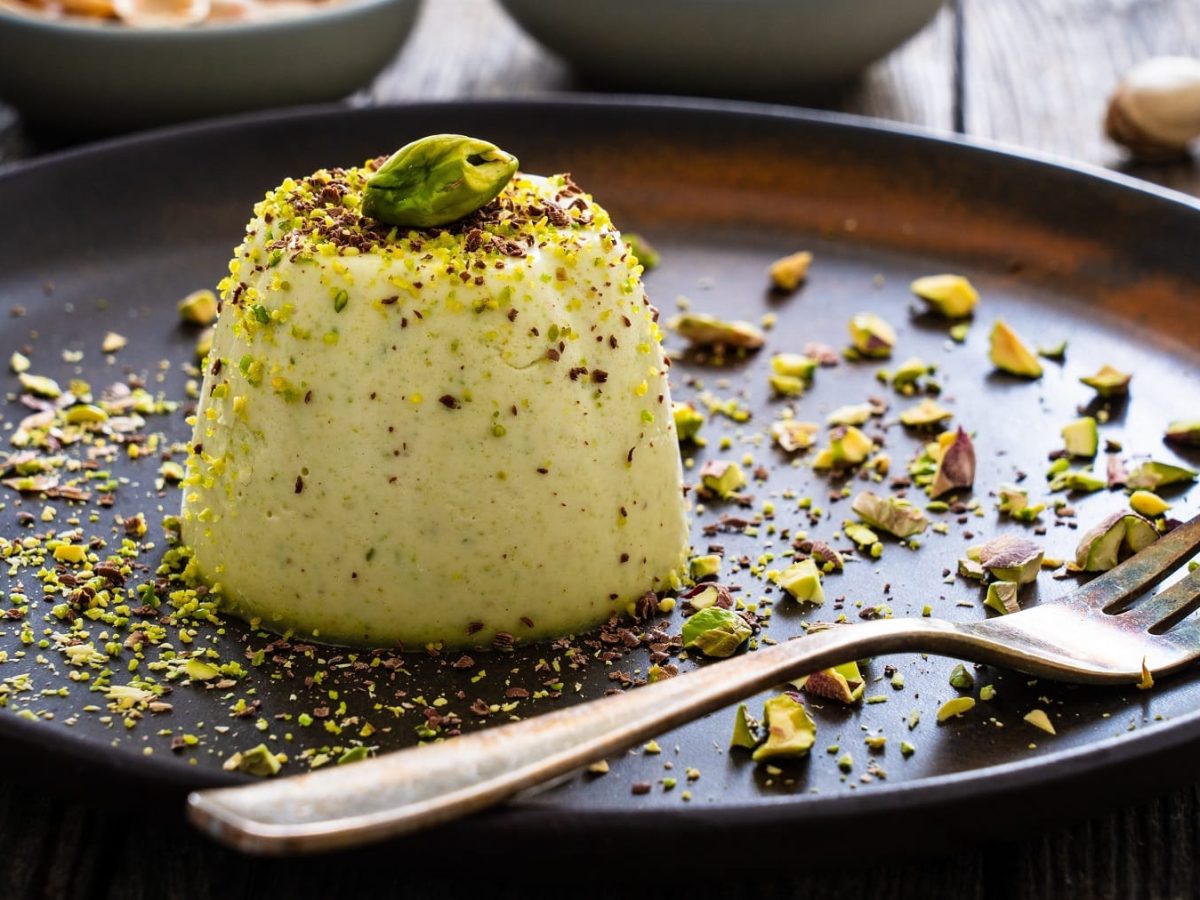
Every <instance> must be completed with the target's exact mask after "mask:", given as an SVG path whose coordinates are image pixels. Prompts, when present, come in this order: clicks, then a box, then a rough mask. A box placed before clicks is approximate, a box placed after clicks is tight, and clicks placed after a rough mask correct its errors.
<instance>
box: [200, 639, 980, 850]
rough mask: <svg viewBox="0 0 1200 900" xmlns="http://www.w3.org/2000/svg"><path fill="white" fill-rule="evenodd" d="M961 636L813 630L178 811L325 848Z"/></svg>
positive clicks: (289, 843)
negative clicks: (801, 683)
mask: <svg viewBox="0 0 1200 900" xmlns="http://www.w3.org/2000/svg"><path fill="white" fill-rule="evenodd" d="M970 643H973V641H972V640H971V637H970V636H969V635H967V634H965V633H964V632H962V631H960V630H959V629H957V628H956V627H955V626H954V625H952V624H950V623H949V622H946V621H943V620H940V619H878V620H874V621H869V622H864V623H861V624H856V625H852V626H845V627H835V628H831V629H829V630H824V631H819V632H816V633H813V634H810V635H807V636H805V637H802V638H798V639H796V640H790V641H787V642H785V643H782V644H778V645H775V646H771V647H766V648H763V649H760V650H758V651H756V652H753V653H747V654H744V655H741V656H738V657H734V658H733V659H728V660H724V661H722V662H719V663H712V664H708V665H704V666H702V667H700V668H699V669H697V670H695V671H693V672H689V673H687V674H686V675H681V676H677V677H675V678H670V679H667V680H664V681H658V682H655V683H653V684H648V685H646V686H644V687H639V688H637V689H636V690H633V691H629V692H625V693H621V694H616V695H612V696H608V697H603V698H600V699H597V700H592V701H589V702H586V703H580V704H576V705H574V706H571V707H567V708H565V709H560V710H557V711H555V712H551V713H546V714H544V715H538V716H535V717H533V718H529V719H525V720H522V721H519V722H516V723H513V724H509V725H502V726H498V727H495V728H488V729H485V730H482V731H478V732H474V733H471V734H469V735H465V736H462V737H458V738H454V739H453V740H450V741H446V742H445V743H439V744H434V745H430V746H419V747H412V748H409V749H406V750H401V751H398V752H395V753H388V754H385V755H383V756H380V757H377V758H374V759H370V760H364V761H362V762H359V763H355V764H354V765H349V766H345V767H340V768H333V769H323V770H320V771H316V772H310V773H308V774H305V775H298V776H296V777H293V778H281V779H278V780H272V781H264V782H260V783H256V784H251V785H246V786H239V787H230V788H219V789H214V790H206V791H200V792H197V793H193V794H192V795H191V796H190V797H189V798H188V815H189V818H190V819H191V820H192V822H193V823H194V824H196V825H197V826H198V827H199V828H200V829H202V830H203V831H205V832H206V833H208V834H209V835H210V836H212V837H213V838H215V839H217V840H218V841H220V842H222V843H225V844H228V845H230V846H232V847H235V848H237V849H239V850H243V851H246V852H250V853H257V854H269V855H282V854H287V853H295V852H312V851H324V850H333V849H336V848H340V847H347V846H350V845H355V844H361V843H365V842H368V841H373V840H380V839H383V838H386V837H391V836H395V835H400V834H404V833H407V832H411V831H415V830H417V829H420V828H425V827H428V826H431V825H436V824H439V823H442V822H447V821H449V820H451V819H455V818H457V817H459V816H464V815H467V814H468V813H472V812H476V811H479V810H482V809H484V808H486V807H489V806H492V805H493V804H496V803H499V802H501V801H503V800H505V799H507V798H509V797H512V796H513V795H514V794H517V793H518V792H520V791H522V790H525V789H527V788H530V787H533V786H535V785H538V784H542V783H544V782H547V781H550V780H552V779H554V778H556V777H559V776H563V775H567V774H570V773H572V772H574V771H575V770H577V769H579V768H581V767H583V766H586V765H588V764H590V763H592V762H595V761H596V760H599V759H602V758H604V757H606V756H611V755H613V754H616V753H620V752H622V751H624V750H626V749H628V748H630V747H631V746H633V745H635V744H637V743H639V742H641V741H644V740H647V739H649V738H651V737H653V736H655V735H658V734H661V733H662V732H664V731H667V730H669V729H671V728H673V727H675V726H677V725H681V724H683V723H685V722H688V721H691V720H692V719H695V718H697V717H698V716H701V715H704V714H705V713H708V712H712V711H713V710H716V709H720V708H721V707H723V706H727V705H729V704H730V703H733V702H735V701H738V700H742V699H744V698H746V697H748V696H750V695H752V694H755V693H757V692H758V691H761V690H765V689H767V688H769V687H772V686H774V685H777V684H780V683H782V682H784V681H787V680H789V679H792V678H797V677H799V676H801V675H805V674H808V673H810V672H815V671H818V670H820V669H823V668H826V667H827V666H831V665H837V664H840V663H843V662H846V661H847V660H852V659H861V658H863V657H866V656H873V655H875V654H878V653H883V652H898V651H905V650H922V651H926V652H932V653H939V654H948V653H952V652H954V651H955V650H958V651H961V650H965V649H968V647H967V645H969V644H970Z"/></svg>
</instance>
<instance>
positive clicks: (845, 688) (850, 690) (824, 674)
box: [792, 662, 866, 705]
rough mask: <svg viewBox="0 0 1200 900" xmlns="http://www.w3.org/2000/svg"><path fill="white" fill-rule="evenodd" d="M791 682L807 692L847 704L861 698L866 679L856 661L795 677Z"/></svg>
mask: <svg viewBox="0 0 1200 900" xmlns="http://www.w3.org/2000/svg"><path fill="white" fill-rule="evenodd" d="M792 684H793V685H795V686H796V687H797V688H798V689H800V690H802V691H804V692H805V693H807V694H814V695H816V696H818V697H828V698H829V699H830V700H837V701H839V702H841V703H845V704H847V705H849V704H851V703H857V702H858V701H859V700H861V699H862V695H863V691H864V690H865V688H866V679H864V678H863V676H862V673H861V672H860V671H859V669H858V663H857V662H848V663H843V664H842V665H840V666H832V667H831V668H828V669H822V670H821V671H820V672H813V673H812V674H811V675H805V676H804V677H802V678H797V679H796V680H795V681H793V682H792Z"/></svg>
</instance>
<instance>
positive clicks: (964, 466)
mask: <svg viewBox="0 0 1200 900" xmlns="http://www.w3.org/2000/svg"><path fill="white" fill-rule="evenodd" d="M939 444H940V440H939ZM974 484H975V445H974V444H973V443H972V442H971V436H970V435H969V434H967V432H966V430H965V429H963V428H959V429H958V432H957V433H956V434H955V435H954V440H953V441H952V442H951V443H950V445H949V446H948V447H946V448H945V449H944V450H943V451H942V456H941V458H940V459H939V460H938V464H937V471H935V472H934V474H933V483H932V484H930V485H929V496H930V497H934V498H936V497H940V496H942V495H943V494H945V493H948V492H949V491H953V490H957V489H959V488H969V487H971V486H972V485H974Z"/></svg>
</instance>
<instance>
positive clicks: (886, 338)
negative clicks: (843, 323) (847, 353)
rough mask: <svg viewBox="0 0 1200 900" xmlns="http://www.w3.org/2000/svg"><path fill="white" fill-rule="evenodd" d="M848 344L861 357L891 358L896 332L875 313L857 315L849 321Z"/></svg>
mask: <svg viewBox="0 0 1200 900" xmlns="http://www.w3.org/2000/svg"><path fill="white" fill-rule="evenodd" d="M850 342H851V343H852V344H853V345H854V349H855V350H857V351H858V352H859V353H861V354H862V355H863V356H871V357H877V358H878V357H885V356H891V355H892V348H893V347H895V346H896V332H895V330H894V329H893V328H892V326H891V325H889V324H888V323H887V322H885V321H884V320H883V319H881V318H880V317H879V316H877V315H875V313H858V314H857V315H856V316H854V317H853V318H852V319H851V320H850Z"/></svg>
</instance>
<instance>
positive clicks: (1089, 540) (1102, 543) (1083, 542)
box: [1075, 510, 1158, 572]
mask: <svg viewBox="0 0 1200 900" xmlns="http://www.w3.org/2000/svg"><path fill="white" fill-rule="evenodd" d="M1156 540H1158V532H1157V531H1155V530H1154V526H1153V525H1151V524H1150V523H1149V522H1148V521H1146V520H1145V519H1143V518H1142V517H1141V516H1139V515H1136V514H1135V513H1130V512H1125V511H1124V510H1121V511H1120V512H1115V513H1113V514H1112V515H1110V516H1107V517H1105V518H1104V519H1102V520H1101V521H1100V523H1099V524H1098V525H1096V527H1094V528H1092V529H1091V530H1089V531H1088V532H1087V533H1086V534H1084V536H1083V537H1082V538H1080V540H1079V546H1078V547H1077V548H1076V549H1075V567H1076V568H1077V569H1080V570H1082V571H1084V572H1107V571H1108V570H1109V569H1111V568H1113V567H1114V566H1116V564H1117V563H1119V562H1120V561H1121V560H1122V559H1124V558H1125V557H1127V556H1132V555H1133V554H1134V553H1137V552H1138V551H1139V550H1142V549H1144V548H1146V547H1149V546H1150V545H1151V544H1153V543H1154V542H1155V541H1156Z"/></svg>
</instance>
